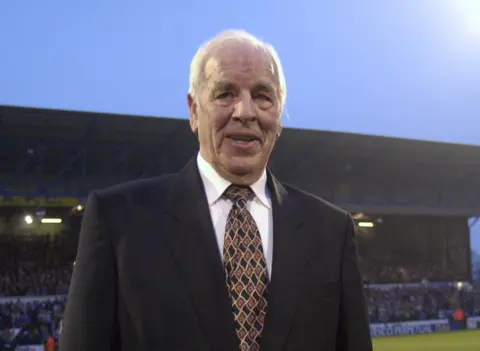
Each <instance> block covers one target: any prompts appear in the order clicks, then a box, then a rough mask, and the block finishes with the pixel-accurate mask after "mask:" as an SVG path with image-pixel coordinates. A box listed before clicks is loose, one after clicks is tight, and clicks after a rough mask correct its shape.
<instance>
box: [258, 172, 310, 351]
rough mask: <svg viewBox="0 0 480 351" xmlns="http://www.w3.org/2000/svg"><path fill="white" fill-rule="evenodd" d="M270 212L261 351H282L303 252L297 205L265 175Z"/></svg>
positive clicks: (292, 310) (299, 215)
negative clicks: (269, 266) (269, 253)
mask: <svg viewBox="0 0 480 351" xmlns="http://www.w3.org/2000/svg"><path fill="white" fill-rule="evenodd" d="M267 184H268V187H269V189H270V192H271V195H272V196H271V198H272V208H273V268H272V277H271V280H270V284H269V287H268V310H267V316H266V320H265V326H264V330H263V336H262V341H261V350H262V351H269V350H272V351H275V350H281V349H283V344H284V343H285V341H286V338H287V336H288V333H289V330H290V326H291V323H292V320H293V316H294V312H295V308H296V300H297V291H298V287H299V279H301V277H303V274H302V268H303V266H304V263H305V261H306V260H305V257H304V256H303V255H302V252H303V253H304V252H305V250H304V249H303V247H302V246H301V244H302V242H304V240H302V238H301V237H300V235H299V234H300V233H299V231H298V229H299V228H300V227H301V225H302V223H303V222H302V216H301V212H300V210H299V209H298V203H295V201H293V199H292V196H291V195H290V194H288V192H287V191H286V189H285V188H284V187H283V186H282V185H281V184H280V183H279V182H278V181H277V180H276V179H275V178H274V177H273V175H272V174H271V173H270V172H269V176H268V183H267Z"/></svg>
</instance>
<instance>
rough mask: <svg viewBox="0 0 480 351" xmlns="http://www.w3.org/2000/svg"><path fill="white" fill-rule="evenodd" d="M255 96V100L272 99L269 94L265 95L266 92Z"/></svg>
mask: <svg viewBox="0 0 480 351" xmlns="http://www.w3.org/2000/svg"><path fill="white" fill-rule="evenodd" d="M253 98H254V99H255V100H262V101H269V102H271V101H272V98H271V97H270V96H268V95H265V94H254V95H253Z"/></svg>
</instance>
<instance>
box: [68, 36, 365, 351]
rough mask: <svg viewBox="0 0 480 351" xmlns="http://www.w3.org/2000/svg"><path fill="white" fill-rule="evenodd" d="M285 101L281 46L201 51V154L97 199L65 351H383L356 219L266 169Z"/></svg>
mask: <svg viewBox="0 0 480 351" xmlns="http://www.w3.org/2000/svg"><path fill="white" fill-rule="evenodd" d="M285 98H286V86H285V79H284V76H283V71H282V67H281V64H280V60H279V59H278V57H277V54H276V53H275V51H274V49H273V48H272V47H271V46H270V45H267V44H265V43H263V42H261V41H259V40H258V39H256V38H255V37H253V36H251V35H249V34H248V33H245V32H242V31H228V32H224V33H222V34H220V35H218V36H216V37H215V38H213V39H212V40H210V41H209V42H207V43H206V44H204V45H203V46H202V47H201V48H200V49H199V50H198V52H197V54H196V55H195V57H194V59H193V61H192V65H191V73H190V89H189V93H188V106H189V109H190V126H191V128H192V131H193V132H194V133H195V134H196V135H197V136H198V140H199V144H200V151H199V153H198V155H196V157H194V158H193V159H192V160H191V161H190V162H189V163H188V164H187V165H186V166H185V167H184V168H183V170H181V171H180V172H179V173H178V174H174V175H167V176H161V177H158V178H154V179H149V180H141V181H136V182H131V183H128V184H124V185H120V186H117V187H114V188H111V189H107V190H103V191H99V192H95V193H92V194H91V196H90V198H89V201H88V204H87V208H86V212H85V215H84V219H83V224H82V230H81V234H80V243H79V248H78V255H77V260H76V265H75V269H74V273H73V278H72V282H71V287H70V294H69V301H68V306H67V309H66V313H65V322H64V328H63V332H62V337H61V341H60V347H61V350H62V351H63V350H65V351H77V350H78V351H80V350H82V351H94V350H98V351H107V350H111V351H117V350H125V351H134V350H145V351H146V350H148V351H153V350H165V351H172V350H192V351H193V350H195V351H202V350H217V351H230V350H245V351H246V350H252V351H255V350H259V349H260V350H262V351H279V350H292V351H302V350H304V351H312V350H351V351H364V350H371V349H372V346H371V341H370V332H369V326H368V322H367V314H366V308H365V302H364V295H363V291H362V285H361V280H360V274H359V270H358V266H357V259H356V249H355V242H354V226H353V223H352V220H351V218H350V216H349V215H348V214H347V213H346V212H344V211H342V210H340V209H338V208H335V207H334V206H332V205H330V204H328V203H326V202H325V201H323V200H321V199H319V198H317V197H315V196H313V195H310V194H307V193H304V192H302V191H300V190H297V189H295V188H292V187H289V186H286V185H282V184H281V183H280V182H279V181H278V180H276V179H275V177H274V176H273V175H272V174H271V173H270V172H269V171H268V170H267V169H266V165H267V161H268V158H269V156H270V153H271V151H272V149H273V147H274V145H275V142H276V140H277V138H278V137H279V136H280V132H281V115H282V110H283V107H284V103H285Z"/></svg>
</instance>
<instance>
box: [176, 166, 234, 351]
mask: <svg viewBox="0 0 480 351" xmlns="http://www.w3.org/2000/svg"><path fill="white" fill-rule="evenodd" d="M168 201H169V204H170V206H169V213H170V214H171V215H172V217H173V219H174V220H175V222H176V225H175V226H172V228H171V230H170V233H168V234H167V237H168V240H169V242H170V245H171V249H172V252H173V254H174V256H175V260H176V262H177V263H178V265H179V266H180V268H181V271H182V274H183V275H184V277H185V281H186V282H187V284H188V289H189V292H190V296H191V299H192V302H193V304H194V307H195V309H196V311H197V314H198V317H199V321H200V324H201V326H202V328H203V330H204V332H205V334H206V335H207V337H208V338H209V340H210V342H211V345H212V346H213V349H214V350H219V351H225V350H235V349H236V348H238V340H237V337H236V334H235V331H234V329H233V316H232V308H231V304H230V301H229V297H228V290H227V287H226V284H225V276H224V271H223V265H222V260H221V257H220V253H219V250H218V244H217V240H216V237H215V231H214V228H213V224H212V221H211V216H210V211H209V208H208V203H207V198H206V195H205V191H204V188H203V183H202V181H201V178H200V174H199V172H198V168H197V165H196V161H195V159H194V158H193V159H192V160H191V161H190V162H189V163H188V164H187V165H186V166H185V168H184V169H183V170H182V171H181V172H180V173H179V174H178V176H177V181H176V182H175V185H174V186H173V187H172V189H171V191H170V194H169V199H168Z"/></svg>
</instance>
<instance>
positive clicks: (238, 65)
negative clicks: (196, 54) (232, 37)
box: [204, 43, 276, 85]
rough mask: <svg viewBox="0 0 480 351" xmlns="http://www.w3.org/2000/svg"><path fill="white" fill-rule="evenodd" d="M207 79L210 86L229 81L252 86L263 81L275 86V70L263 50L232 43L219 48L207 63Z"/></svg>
mask: <svg viewBox="0 0 480 351" xmlns="http://www.w3.org/2000/svg"><path fill="white" fill-rule="evenodd" d="M204 73H205V79H206V81H207V82H208V83H210V84H215V83H216V82H217V81H225V80H226V81H229V82H231V83H234V84H238V85H250V84H255V83H258V82H259V81H262V82H263V83H266V84H271V85H275V82H276V79H275V69H274V65H273V62H272V59H271V58H270V56H269V55H268V54H267V53H266V52H265V51H264V50H263V49H261V48H257V47H254V46H252V45H249V44H246V43H245V44H243V43H230V44H225V45H223V46H222V47H220V48H217V49H216V50H214V51H213V52H212V53H211V56H210V57H209V59H208V60H207V62H206V63H205V71H204Z"/></svg>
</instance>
